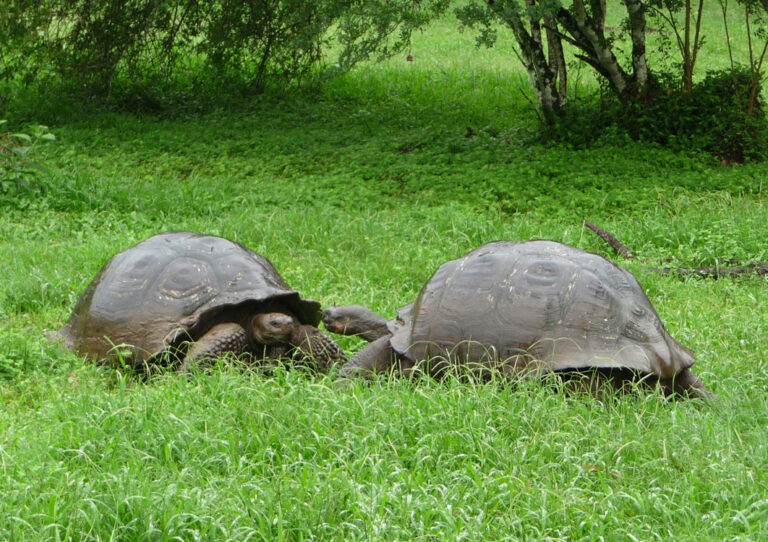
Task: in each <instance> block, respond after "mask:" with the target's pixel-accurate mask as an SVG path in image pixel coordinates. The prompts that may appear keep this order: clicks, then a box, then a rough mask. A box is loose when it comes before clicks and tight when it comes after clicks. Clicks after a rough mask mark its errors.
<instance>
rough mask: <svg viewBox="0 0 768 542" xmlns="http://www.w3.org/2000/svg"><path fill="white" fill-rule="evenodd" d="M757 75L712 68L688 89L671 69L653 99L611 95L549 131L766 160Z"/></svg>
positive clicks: (766, 128) (582, 139) (729, 159)
mask: <svg viewBox="0 0 768 542" xmlns="http://www.w3.org/2000/svg"><path fill="white" fill-rule="evenodd" d="M752 77H753V76H752V73H751V72H750V70H749V69H747V68H737V69H736V70H731V69H725V70H717V71H712V72H709V73H708V74H707V76H706V77H705V78H704V79H703V80H701V81H699V82H696V83H695V84H694V86H693V89H692V91H691V92H690V93H685V92H682V90H681V88H680V81H679V78H678V77H677V76H676V75H673V74H667V75H666V76H665V77H660V78H659V80H660V82H659V84H658V86H657V87H656V88H655V89H654V98H653V101H651V102H650V103H638V104H631V105H630V106H627V105H625V104H619V103H617V102H616V101H612V100H606V101H605V102H603V103H602V104H601V105H597V104H595V105H590V106H589V108H588V109H587V111H584V110H577V111H575V112H572V113H570V114H568V115H565V116H564V117H563V119H562V120H561V123H560V124H559V125H558V126H555V127H553V128H552V129H550V130H549V131H548V132H547V134H548V135H549V136H550V137H553V138H555V139H556V140H559V141H564V142H569V143H571V144H575V145H582V146H583V145H587V146H588V145H593V144H595V143H596V142H598V141H601V142H602V143H605V142H606V140H612V141H621V140H622V139H626V140H630V141H644V142H648V143H656V144H659V145H662V146H664V147H667V148H669V149H672V150H675V151H683V152H690V151H693V152H696V151H706V152H708V153H710V154H712V155H714V156H715V157H717V158H718V159H720V160H721V161H722V162H723V163H724V164H732V163H741V162H744V161H745V160H757V161H761V160H764V159H766V158H767V157H768V124H767V123H766V118H765V112H764V110H763V104H762V100H761V99H760V89H759V85H758V88H757V99H754V97H753V95H752V92H753V91H754V90H755V88H754V84H755V83H754V80H753V78H752ZM590 109H591V110H590ZM595 134H599V138H596V137H595Z"/></svg>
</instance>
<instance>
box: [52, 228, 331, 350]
mask: <svg viewBox="0 0 768 542" xmlns="http://www.w3.org/2000/svg"><path fill="white" fill-rule="evenodd" d="M265 302H278V303H279V305H278V306H279V307H285V309H284V310H290V311H291V312H292V313H293V314H294V315H295V316H296V317H297V318H298V319H299V320H300V321H301V322H302V323H304V324H311V325H317V323H318V322H319V320H320V315H321V313H320V303H318V302H317V301H313V300H311V299H302V298H301V297H300V296H299V294H298V292H296V291H294V290H291V289H290V287H289V286H288V284H287V283H286V282H285V280H284V279H283V277H281V276H280V274H279V273H278V272H277V270H276V269H275V267H274V266H273V265H272V264H271V263H270V262H269V260H267V259H266V258H264V257H263V256H260V255H259V254H256V253H255V252H253V251H252V250H250V249H248V248H246V247H244V246H243V245H240V244H238V243H235V242H233V241H230V240H228V239H224V238H222V237H214V236H210V235H201V234H198V233H192V232H167V233H161V234H158V235H155V236H154V237H150V238H149V239H147V240H145V241H142V242H141V243H139V244H137V245H135V246H133V247H131V248H129V249H127V250H125V251H124V252H121V253H119V254H117V255H115V256H114V257H113V258H112V259H110V260H109V261H108V262H107V263H106V264H105V265H104V267H102V268H101V270H100V271H99V273H98V274H97V275H96V277H95V278H94V279H93V281H92V282H91V283H90V285H89V286H88V287H87V288H86V290H85V292H84V293H83V295H82V296H81V297H80V299H79V300H78V302H77V305H76V306H75V309H74V311H73V312H72V316H71V317H70V318H69V320H68V321H67V323H66V324H65V325H64V326H63V327H62V328H61V330H59V336H60V338H61V339H62V340H63V341H64V343H65V344H66V345H67V346H68V347H69V348H72V349H75V350H77V351H78V352H79V353H80V354H81V355H88V356H92V357H96V358H97V359H104V358H107V357H109V356H110V355H113V354H114V347H115V346H117V345H127V346H126V350H127V351H128V352H130V354H131V355H130V357H131V361H132V362H134V363H141V362H143V361H146V360H148V359H150V358H152V357H153V356H156V355H158V354H160V353H161V352H163V351H164V350H165V349H167V348H168V347H169V346H170V345H172V344H174V342H175V341H177V339H179V338H180V337H185V336H187V335H188V332H190V331H191V330H194V329H196V328H198V326H205V325H206V323H208V321H209V319H211V318H213V317H215V316H218V315H220V314H221V313H222V312H225V311H227V310H232V311H236V310H238V308H239V307H243V306H245V305H246V304H254V305H255V304H257V303H265Z"/></svg>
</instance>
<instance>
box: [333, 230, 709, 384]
mask: <svg viewBox="0 0 768 542" xmlns="http://www.w3.org/2000/svg"><path fill="white" fill-rule="evenodd" d="M323 322H324V323H325V326H326V329H328V330H330V331H332V332H334V333H340V334H345V335H360V336H361V337H363V338H365V339H366V340H368V341H370V342H371V344H370V345H368V346H367V347H366V348H364V349H363V350H361V351H360V352H358V354H357V355H356V356H354V358H353V359H352V360H351V361H349V362H348V363H347V364H346V365H345V366H344V367H343V368H342V369H341V372H340V375H341V376H343V377H352V376H366V375H370V374H371V373H375V372H384V371H390V370H392V369H393V368H394V369H395V370H396V371H398V372H400V373H407V372H410V371H412V370H414V368H416V367H420V368H421V367H422V366H423V365H424V363H423V362H425V361H426V360H429V363H428V364H427V371H428V372H429V373H430V374H432V375H433V376H436V377H439V376H441V375H443V374H444V373H445V372H446V371H447V370H450V369H453V368H456V367H457V366H461V367H468V368H469V370H470V371H471V372H472V373H474V374H476V375H478V376H480V377H487V376H489V375H490V374H492V373H496V372H499V373H501V374H506V375H511V374H539V375H540V374H545V373H549V372H573V371H576V372H577V371H579V370H583V369H591V368H594V369H600V370H601V371H602V370H604V369H605V370H612V371H613V373H615V375H617V376H619V377H620V380H625V379H626V374H627V373H629V374H631V375H632V377H633V378H634V377H635V376H637V375H641V376H646V379H647V380H650V381H653V382H658V383H659V384H660V385H661V387H662V389H663V390H664V392H665V393H667V394H671V393H679V394H688V393H690V394H692V395H697V396H702V397H706V396H709V395H710V393H709V392H708V391H707V390H706V388H704V386H703V384H702V383H701V381H700V380H699V378H698V377H696V375H694V374H693V373H692V372H691V371H690V367H691V366H692V365H693V364H694V356H693V353H692V352H691V351H690V350H689V349H688V348H686V347H684V346H682V345H681V344H679V343H678V342H677V341H675V340H674V339H673V338H672V337H671V336H670V335H669V333H668V332H667V330H666V329H665V327H664V324H663V323H662V322H661V319H660V318H659V316H658V314H657V313H656V311H655V310H654V308H653V306H652V305H651V303H650V301H649V300H648V297H647V296H646V295H645V292H644V291H643V289H642V287H641V286H640V284H639V283H638V282H637V280H636V279H635V277H634V276H633V275H632V274H631V273H629V272H628V271H626V270H624V269H622V268H620V267H619V266H617V265H616V264H614V263H612V262H610V261H608V260H607V259H605V258H603V257H602V256H599V255H597V254H593V253H590V252H585V251H583V250H580V249H577V248H574V247H570V246H568V245H564V244H562V243H557V242H554V241H526V242H507V241H498V242H493V243H489V244H486V245H483V246H481V247H479V248H477V249H475V250H473V251H471V252H469V253H468V254H466V255H465V256H464V257H462V258H459V259H457V260H453V261H450V262H447V263H445V264H443V265H442V266H440V268H439V269H438V270H437V271H436V272H435V274H434V275H433V276H432V278H430V279H429V280H428V281H427V283H426V284H425V285H424V287H423V288H422V290H421V292H420V293H419V295H418V297H417V298H416V300H415V301H414V302H413V303H411V304H409V305H406V306H405V307H402V308H401V309H399V310H398V316H397V318H396V319H395V320H391V321H387V320H386V319H385V318H383V317H381V316H379V315H377V314H375V313H374V312H372V311H370V310H369V309H367V308H365V307H362V306H359V305H351V306H346V307H332V308H328V309H326V310H325V311H324V312H323ZM606 372H608V371H606Z"/></svg>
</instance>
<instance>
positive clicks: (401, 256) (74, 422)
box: [0, 19, 768, 540]
mask: <svg viewBox="0 0 768 542" xmlns="http://www.w3.org/2000/svg"><path fill="white" fill-rule="evenodd" d="M471 42H472V37H471V36H470V35H467V34H463V35H462V34H456V33H455V27H454V26H452V22H451V20H450V19H446V21H443V22H441V23H440V24H439V25H438V26H436V27H435V28H433V29H432V30H431V31H430V32H427V33H425V34H424V35H420V36H418V37H417V40H416V41H415V43H414V47H413V50H412V51H411V53H412V54H413V56H414V61H413V62H406V61H405V59H393V60H391V61H390V62H389V63H386V64H383V65H377V66H363V67H361V68H360V69H358V70H356V71H354V72H352V73H351V74H349V75H348V76H346V77H344V78H342V79H340V80H336V81H333V82H331V83H329V84H328V85H327V86H325V87H324V88H323V90H322V92H321V93H320V94H315V95H312V94H304V95H298V96H287V97H277V96H272V95H265V96H262V97H261V98H260V99H258V100H254V101H253V102H250V103H239V104H238V105H237V106H236V107H235V106H231V105H230V106H228V107H222V108H220V109H217V110H211V111H208V112H207V113H205V114H201V115H189V114H188V112H185V111H184V110H183V109H180V110H178V111H176V112H169V114H164V115H162V116H149V115H144V116H141V115H133V114H128V113H116V112H112V113H107V112H88V111H76V110H74V109H68V108H67V107H66V106H65V105H66V104H62V105H61V107H47V108H46V107H44V105H41V106H40V108H39V110H38V113H39V114H40V116H43V117H45V118H39V119H36V120H37V121H38V122H41V121H42V122H47V123H48V124H49V125H50V128H51V129H52V131H53V132H54V133H55V134H56V136H57V141H56V142H55V143H51V144H49V145H46V146H44V147H42V148H41V149H40V153H39V155H38V157H37V158H38V159H39V160H41V161H43V162H45V163H46V164H48V166H49V167H50V169H51V171H52V175H51V176H50V177H45V178H43V179H42V181H43V182H44V183H45V184H46V186H47V191H46V192H45V193H44V194H41V195H38V196H35V197H25V198H22V199H17V200H14V201H7V200H6V201H3V203H2V214H1V215H0V262H2V263H1V264H0V270H2V279H1V280H0V398H1V399H0V400H2V407H1V408H0V492H1V493H2V495H3V498H2V499H0V538H3V539H8V540H109V539H125V540H193V539H204V540H342V539H343V540H350V539H356V540H413V539H416V540H461V539H469V540H481V539H485V540H504V539H506V540H515V539H526V538H530V539H557V540H563V539H572V540H576V539H578V540H582V539H584V540H597V539H601V538H602V539H605V540H633V539H634V540H650V539H669V538H672V537H674V538H676V539H681V540H693V539H696V540H702V539H703V540H722V539H739V540H760V539H763V538H765V537H766V536H767V535H768V532H767V531H766V527H765V525H767V524H768V507H767V506H766V502H767V499H768V490H766V487H767V485H768V480H767V479H766V472H768V450H767V449H766V439H765V427H766V423H767V422H768V419H767V418H768V405H767V404H766V390H767V389H768V366H767V365H766V362H765V360H766V357H767V356H768V347H767V346H766V341H765V337H766V336H768V301H766V299H767V297H766V296H765V288H766V281H765V279H763V278H759V277H749V276H745V277H742V278H738V279H725V280H719V281H713V280H702V279H695V278H679V277H675V276H661V275H658V274H656V273H654V272H653V271H651V270H650V268H651V267H653V266H656V265H659V264H662V263H664V262H666V261H668V260H672V262H673V263H676V262H681V264H683V265H701V264H714V262H715V259H716V258H723V257H737V258H741V259H743V260H747V261H755V260H756V261H766V260H768V254H767V253H766V243H765V239H766V237H768V235H767V234H768V227H767V226H766V224H768V210H767V209H766V187H765V181H764V179H765V178H766V167H767V166H765V165H760V164H747V165H743V166H735V167H732V168H723V167H719V166H718V165H717V164H715V163H713V162H712V161H711V159H710V158H708V157H706V156H699V155H682V154H675V153H671V152H669V151H665V150H664V149H660V148H657V147H653V146H649V145H639V144H634V143H629V142H624V141H621V140H617V139H616V138H609V137H607V138H605V140H604V141H603V142H602V143H601V144H599V145H596V146H594V147H593V148H591V149H586V150H585V149H571V148H567V147H564V146H559V145H555V144H546V143H542V142H541V141H540V140H539V138H538V136H537V133H536V117H535V113H534V112H533V111H532V110H531V109H530V106H529V104H528V103H527V101H526V100H525V98H523V97H522V93H523V92H527V88H528V87H527V86H526V85H527V83H526V81H525V78H524V77H523V76H522V75H521V74H520V73H519V72H518V71H517V70H516V69H513V68H510V64H509V63H508V59H509V57H508V53H509V51H508V50H505V49H504V48H503V47H501V48H499V49H494V50H490V51H486V50H475V49H472V48H471V47H469V44H471ZM448 45H450V47H453V49H451V48H448V49H445V47H446V46H448ZM465 45H466V46H465ZM444 51H447V52H444ZM52 102H55V100H53V99H52ZM25 111H26V112H25ZM17 113H18V115H17V117H16V118H15V120H14V122H16V123H17V124H18V125H21V124H22V121H23V117H24V115H27V114H29V113H31V109H29V108H28V109H26V110H25V109H24V107H23V104H21V105H20V106H19V109H18V111H17ZM9 118H13V117H9ZM468 128H471V132H470V131H469V130H468ZM468 135H471V137H467V136H468ZM583 219H588V220H590V221H593V222H596V223H598V224H599V225H601V226H603V227H604V228H606V229H608V230H609V231H611V232H612V233H613V234H615V235H616V236H617V237H618V238H619V239H620V240H622V241H623V242H624V243H625V244H627V245H628V246H630V247H631V248H632V249H633V251H635V252H636V253H637V254H638V256H639V258H638V259H637V260H618V261H619V262H620V263H621V264H622V265H624V266H625V267H627V268H628V269H630V270H631V271H632V272H634V273H635V274H636V275H637V277H638V279H639V280H640V282H641V283H642V285H643V287H644V288H645V289H646V292H647V293H648V295H649V297H650V299H651V301H652V302H653V304H654V305H655V307H656V308H657V310H658V311H659V313H660V315H661V316H662V319H663V320H664V321H665V322H666V324H667V327H668V328H669V330H670V331H671V333H672V335H673V336H674V337H675V338H677V339H678V340H679V341H680V342H682V343H683V344H685V345H686V346H689V347H690V348H692V349H693V350H694V351H695V352H696V354H697V360H698V361H697V365H696V366H695V370H696V372H697V373H698V374H699V375H700V376H701V377H702V378H703V379H704V381H705V382H706V384H707V385H708V386H709V387H710V388H711V389H713V391H715V393H716V394H717V396H718V398H717V400H716V401H715V402H713V403H712V404H701V403H698V402H695V401H689V402H675V401H666V400H663V399H662V398H660V397H658V396H656V395H654V394H648V393H639V394H635V395H629V396H622V397H611V396H609V397H607V398H605V399H604V400H603V401H598V400H597V399H594V398H589V397H580V396H576V397H574V396H568V395H565V394H557V393H552V389H551V388H550V387H548V386H546V385H541V384H539V383H537V382H524V383H522V384H520V385H518V386H515V387H511V386H504V385H501V384H499V383H492V384H489V385H468V384H464V383H458V382H440V383H438V382H431V381H419V382H414V383H411V382H398V381H389V380H386V379H382V380H378V381H376V382H373V383H371V384H366V385H363V384H354V385H352V386H351V387H341V386H338V385H337V384H336V382H335V380H334V378H333V376H334V375H333V374H332V375H329V376H328V377H318V376H314V375H310V374H306V373H303V372H300V371H299V372H290V373H281V372H278V373H277V374H272V375H263V374H259V373H255V372H250V371H243V370H241V369H239V368H236V367H231V366H229V365H227V364H226V363H225V364H223V365H222V366H221V367H219V368H217V369H216V370H214V371H213V372H212V373H211V374H199V375H194V376H193V377H192V378H191V379H189V380H188V379H179V378H176V377H175V376H174V375H166V376H160V377H158V378H157V379H154V380H152V381H150V382H141V381H139V380H136V379H134V378H132V377H130V376H124V375H122V374H121V373H120V372H118V371H116V370H114V369H110V368H105V367H96V366H94V365H93V364H91V363H88V362H86V361H84V360H82V359H80V358H78V357H77V356H75V355H73V354H70V353H65V352H62V351H60V350H59V349H58V348H56V347H54V346H53V345H50V344H49V343H48V342H47V341H46V340H45V339H44V338H43V335H42V333H43V331H45V330H49V329H55V328H57V327H59V326H61V325H62V323H63V322H64V321H65V320H66V318H67V317H68V315H69V313H70V311H71V309H72V307H73V306H74V303H75V301H76V300H77V297H78V296H79V294H80V293H81V292H82V290H83V289H84V288H85V286H86V285H87V284H88V282H89V281H90V280H91V279H92V277H93V275H94V274H95V273H96V272H97V271H98V269H99V268H100V267H101V265H103V263H104V262H105V261H106V260H107V259H108V258H109V257H111V256H112V255H113V254H114V253H116V252H118V251H120V250H123V249H125V248H127V247H129V246H131V245H132V244H134V243H136V242H138V241H140V240H142V239H144V238H146V237H148V236H149V235H152V234H154V233H157V232H159V231H163V230H170V229H190V230H196V231H202V232H207V233H213V234H218V235H224V236H226V237H229V238H231V239H234V240H236V241H239V242H241V243H244V244H246V245H248V246H250V247H251V248H253V249H255V250H257V251H258V252H260V253H262V254H264V255H266V256H267V257H268V258H270V259H271V260H272V261H273V263H275V265H276V266H277V267H278V269H279V270H280V271H281V273H282V274H283V275H284V276H285V278H286V279H287V280H288V282H289V283H290V284H291V285H292V286H293V287H294V288H296V289H298V290H299V291H301V292H302V293H303V294H304V295H306V296H308V297H313V298H316V299H318V300H320V301H321V302H323V303H324V304H332V303H337V304H345V303H362V304H365V305H369V306H371V307H372V308H374V309H376V310H378V311H380V312H381V313H382V314H385V315H387V316H393V315H394V314H395V312H394V311H395V309H396V308H397V307H399V306H401V305H403V304H405V303H407V302H409V301H411V300H412V299H413V298H414V296H415V295H416V294H417V292H418V290H419V289H420V288H421V286H422V284H423V283H424V281H425V280H426V279H427V278H428V277H429V276H430V275H431V273H432V272H433V271H434V269H435V268H436V267H437V266H439V265H440V264H441V263H443V262H445V261H446V260H448V259H451V258H455V257H457V256H459V255H461V254H463V253H465V252H466V251H468V250H470V249H472V248H474V247H476V246H478V245H480V244H482V243H485V242H488V241H491V240H496V239H531V238H549V239H555V240H559V241H563V242H567V243H570V244H572V245H575V246H578V247H581V248H584V249H588V250H593V251H597V252H600V253H603V254H604V255H606V256H609V257H612V258H614V259H615V257H614V255H613V254H611V253H610V251H609V250H608V248H607V247H606V245H605V244H604V243H603V242H602V241H600V240H599V239H597V238H596V237H595V236H594V235H593V234H592V233H591V232H590V231H589V230H586V229H585V228H583V227H582V226H581V220H583ZM340 343H341V344H342V345H343V346H344V348H345V349H346V350H347V351H348V353H350V354H351V353H353V352H354V351H356V350H357V349H359V348H360V347H361V346H362V345H361V344H360V341H359V340H356V339H353V338H343V339H340Z"/></svg>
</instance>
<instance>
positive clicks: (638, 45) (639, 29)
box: [624, 0, 649, 95]
mask: <svg viewBox="0 0 768 542" xmlns="http://www.w3.org/2000/svg"><path fill="white" fill-rule="evenodd" d="M624 4H625V5H626V6H627V14H628V15H629V26H630V32H631V35H632V70H633V71H634V74H635V84H636V86H637V92H638V94H640V95H643V94H645V93H646V92H647V87H648V77H649V76H648V60H647V58H646V56H645V7H644V6H643V3H642V2H641V0H624Z"/></svg>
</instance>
